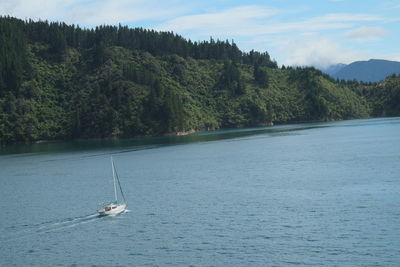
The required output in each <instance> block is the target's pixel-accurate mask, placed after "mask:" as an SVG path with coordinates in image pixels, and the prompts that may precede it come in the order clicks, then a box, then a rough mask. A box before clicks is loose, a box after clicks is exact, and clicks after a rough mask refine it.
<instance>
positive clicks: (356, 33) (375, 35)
mask: <svg viewBox="0 0 400 267" xmlns="http://www.w3.org/2000/svg"><path fill="white" fill-rule="evenodd" d="M387 34H388V32H387V31H386V30H385V29H384V28H382V27H360V28H357V29H354V30H351V31H348V32H346V35H345V36H346V37H347V38H349V39H355V40H360V41H368V40H376V39H380V38H381V37H383V36H385V35H387Z"/></svg>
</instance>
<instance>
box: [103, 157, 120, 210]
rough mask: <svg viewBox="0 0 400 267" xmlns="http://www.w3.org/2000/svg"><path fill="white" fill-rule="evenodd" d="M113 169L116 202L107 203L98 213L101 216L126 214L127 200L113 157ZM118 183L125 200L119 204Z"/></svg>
mask: <svg viewBox="0 0 400 267" xmlns="http://www.w3.org/2000/svg"><path fill="white" fill-rule="evenodd" d="M111 168H112V174H113V180H114V196H115V201H113V202H110V203H107V204H105V205H104V206H103V208H101V209H99V210H98V211H97V212H98V213H99V214H100V216H107V215H117V214H119V213H121V212H124V211H125V209H126V200H125V196H124V192H123V191H122V188H121V183H120V182H119V178H118V174H117V170H116V169H115V165H114V160H113V158H112V157H111ZM117 183H118V188H119V191H120V192H121V196H122V198H123V202H118V194H117Z"/></svg>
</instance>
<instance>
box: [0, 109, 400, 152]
mask: <svg viewBox="0 0 400 267" xmlns="http://www.w3.org/2000/svg"><path fill="white" fill-rule="evenodd" d="M396 117H398V116H393V117H365V118H352V119H328V120H315V121H288V122H264V123H258V124H255V125H236V126H232V127H227V128H208V129H197V130H196V129H190V130H187V131H177V132H170V133H165V134H161V135H142V136H132V137H123V138H119V137H115V136H113V137H106V138H77V139H50V140H46V139H39V140H33V141H31V142H16V143H9V144H1V145H0V147H4V146H8V145H21V144H25V145H29V144H31V145H32V144H47V143H55V142H74V141H75V142H82V141H110V140H116V141H118V140H126V139H134V138H152V137H154V138H157V137H178V136H187V135H191V134H195V133H198V132H210V131H215V130H220V129H243V128H251V127H273V126H278V125H285V124H287V125H291V124H298V123H319V122H334V121H346V120H349V121H350V120H360V119H379V118H396Z"/></svg>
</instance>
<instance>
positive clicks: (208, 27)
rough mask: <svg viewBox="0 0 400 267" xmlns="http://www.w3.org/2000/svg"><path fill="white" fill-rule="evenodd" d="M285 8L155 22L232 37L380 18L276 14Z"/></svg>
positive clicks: (201, 35) (326, 27) (230, 11)
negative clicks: (293, 17)
mask: <svg viewBox="0 0 400 267" xmlns="http://www.w3.org/2000/svg"><path fill="white" fill-rule="evenodd" d="M285 12H286V13H287V11H284V10H278V9H273V8H268V7H264V6H256V5H252V6H239V7H235V8H231V9H225V10H221V11H218V12H212V13H202V14H195V15H186V16H181V17H177V18H174V19H171V20H169V21H166V22H164V23H162V24H160V25H158V26H156V29H158V30H172V31H175V32H178V33H180V34H183V35H190V36H191V37H192V38H195V39H204V38H208V37H209V36H214V37H218V38H225V37H231V38H232V37H255V36H259V35H272V34H282V33H301V32H305V31H327V30H335V29H348V28H351V27H354V24H356V23H359V22H365V21H379V20H383V19H382V18H380V17H378V16H374V15H369V14H351V13H332V14H326V15H323V16H317V17H312V18H308V19H303V20H294V21H289V22H281V21H279V20H278V19H277V17H278V16H277V15H282V14H286V13H285ZM278 18H279V17H278Z"/></svg>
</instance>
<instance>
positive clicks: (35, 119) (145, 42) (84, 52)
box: [0, 17, 400, 144]
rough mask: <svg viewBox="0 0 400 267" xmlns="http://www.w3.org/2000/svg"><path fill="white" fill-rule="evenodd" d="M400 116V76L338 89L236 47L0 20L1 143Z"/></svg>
mask: <svg viewBox="0 0 400 267" xmlns="http://www.w3.org/2000/svg"><path fill="white" fill-rule="evenodd" d="M399 114H400V77H397V76H391V77H389V78H388V79H386V80H385V81H384V82H381V83H368V84H366V83H358V82H345V81H338V80H334V79H332V78H330V77H329V76H328V75H326V74H323V73H321V72H320V71H318V70H316V69H314V68H290V67H284V66H282V67H281V68H278V65H277V63H276V62H274V61H273V60H271V58H270V56H269V54H268V53H267V52H264V53H260V52H256V51H250V52H247V53H246V52H242V51H241V50H240V49H239V48H238V47H237V46H236V44H235V43H234V42H233V41H228V40H227V41H221V40H213V39H212V38H211V39H210V40H209V41H202V42H192V41H191V40H186V39H184V38H183V37H181V36H179V35H176V34H174V33H172V32H156V31H153V30H146V29H142V28H134V29H132V28H128V27H126V26H121V25H119V26H99V27H96V28H94V29H82V28H80V27H79V26H75V25H66V24H64V23H56V22H47V21H32V20H26V21H23V20H20V19H16V18H12V17H0V144H7V143H18V142H33V141H37V140H61V139H65V140H69V139H87V138H115V137H116V138H126V137H134V136H154V135H163V134H174V133H175V134H176V133H179V132H185V131H193V130H209V129H217V128H222V127H243V126H255V125H268V124H272V123H286V122H305V121H325V120H339V119H351V118H363V117H370V116H396V115H399Z"/></svg>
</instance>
